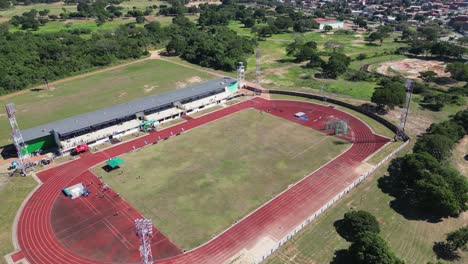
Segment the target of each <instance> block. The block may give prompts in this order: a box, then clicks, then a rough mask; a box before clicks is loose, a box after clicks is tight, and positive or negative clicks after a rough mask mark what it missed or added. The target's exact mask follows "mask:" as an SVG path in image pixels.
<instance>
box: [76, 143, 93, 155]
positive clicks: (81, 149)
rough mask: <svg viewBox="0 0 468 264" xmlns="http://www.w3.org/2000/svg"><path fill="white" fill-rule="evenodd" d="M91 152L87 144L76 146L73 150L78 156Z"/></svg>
mask: <svg viewBox="0 0 468 264" xmlns="http://www.w3.org/2000/svg"><path fill="white" fill-rule="evenodd" d="M88 150H89V146H88V145H86V144H83V145H78V146H76V147H75V148H74V149H73V152H75V153H76V154H78V153H82V152H86V151H88Z"/></svg>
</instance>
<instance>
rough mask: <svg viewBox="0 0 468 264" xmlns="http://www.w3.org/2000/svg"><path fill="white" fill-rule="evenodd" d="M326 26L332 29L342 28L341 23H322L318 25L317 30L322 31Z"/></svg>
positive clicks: (342, 24)
mask: <svg viewBox="0 0 468 264" xmlns="http://www.w3.org/2000/svg"><path fill="white" fill-rule="evenodd" d="M326 25H329V26H331V27H332V28H333V29H337V28H343V27H344V23H343V21H337V22H323V23H320V26H319V29H323V28H324V27H325V26H326Z"/></svg>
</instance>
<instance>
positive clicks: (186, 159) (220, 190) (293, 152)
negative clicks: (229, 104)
mask: <svg viewBox="0 0 468 264" xmlns="http://www.w3.org/2000/svg"><path fill="white" fill-rule="evenodd" d="M240 139H242V140H240ZM337 140H338V139H337V138H334V137H327V136H325V135H323V134H322V133H320V132H317V131H314V130H311V129H309V128H306V127H303V126H301V125H298V124H296V123H293V122H289V121H286V120H284V119H281V118H278V117H275V116H272V115H268V114H262V113H261V112H259V111H256V110H245V111H241V112H239V113H235V114H233V115H231V116H229V117H225V118H223V119H220V120H217V121H216V122H212V123H210V124H207V125H204V126H201V127H199V128H196V129H194V130H193V131H189V132H187V133H184V134H182V135H181V136H178V137H174V138H171V139H169V140H167V141H163V142H160V143H158V144H156V145H152V146H149V147H146V148H143V149H141V150H140V151H138V152H132V153H129V154H125V155H123V156H122V159H124V160H125V165H124V166H122V168H121V169H120V170H122V171H123V173H120V172H119V170H116V171H112V172H110V173H106V172H104V171H103V170H102V169H101V167H100V166H98V167H96V168H94V169H93V171H94V172H95V173H97V174H98V175H99V176H102V177H103V180H104V181H105V182H106V183H108V184H109V185H110V186H111V187H112V188H113V189H114V190H115V191H117V192H119V193H120V194H121V195H122V197H124V198H125V199H126V200H127V201H129V202H130V203H131V204H132V205H133V206H135V208H137V209H138V210H139V211H140V212H141V213H142V214H143V215H145V216H147V217H150V218H152V219H153V221H154V223H155V225H156V226H158V228H159V229H160V230H161V232H163V233H164V234H166V235H167V236H168V237H169V238H171V240H173V241H174V242H175V244H176V245H178V246H179V247H181V248H184V249H190V248H193V247H195V246H198V245H200V244H201V243H204V242H206V241H208V240H209V239H210V238H212V237H213V236H214V235H217V234H219V233H220V232H221V231H223V230H225V229H226V228H227V227H229V226H230V225H232V224H233V223H234V222H235V221H236V220H239V219H241V218H242V217H244V216H245V215H247V214H248V213H250V212H252V211H253V210H255V209H256V208H258V207H259V206H260V205H262V204H264V203H265V202H266V201H268V200H269V199H271V197H272V196H273V195H276V194H278V193H280V192H282V191H283V190H285V189H286V188H287V187H288V185H289V184H292V183H294V182H297V181H298V180H300V179H301V178H303V177H304V176H305V175H307V174H309V173H310V172H312V171H313V170H315V169H317V168H319V167H320V166H321V165H323V164H324V163H326V162H327V161H329V160H330V159H332V158H334V157H336V156H337V155H338V154H339V153H341V152H343V151H344V149H346V148H348V147H349V144H342V142H343V141H341V140H338V141H337ZM316 153H322V154H321V155H320V157H318V156H317V154H316ZM247 161H248V162H247ZM168 164H170V165H171V166H168Z"/></svg>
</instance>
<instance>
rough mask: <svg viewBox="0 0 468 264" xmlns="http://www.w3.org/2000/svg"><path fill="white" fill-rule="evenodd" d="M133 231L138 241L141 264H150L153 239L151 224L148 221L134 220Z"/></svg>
mask: <svg viewBox="0 0 468 264" xmlns="http://www.w3.org/2000/svg"><path fill="white" fill-rule="evenodd" d="M135 229H136V233H137V236H138V238H139V240H140V257H141V263H142V264H152V263H153V254H152V253H151V239H152V238H153V223H152V222H151V220H150V219H146V218H145V219H135Z"/></svg>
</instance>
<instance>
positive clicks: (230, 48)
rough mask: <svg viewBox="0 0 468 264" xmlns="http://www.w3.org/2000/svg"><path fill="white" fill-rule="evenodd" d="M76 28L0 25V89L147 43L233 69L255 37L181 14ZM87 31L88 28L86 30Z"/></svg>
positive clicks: (142, 48)
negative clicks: (95, 29)
mask: <svg viewBox="0 0 468 264" xmlns="http://www.w3.org/2000/svg"><path fill="white" fill-rule="evenodd" d="M79 33H80V32H67V31H62V32H59V33H47V34H32V33H30V32H14V33H11V32H9V31H8V27H4V26H3V27H1V29H0V56H1V57H2V58H4V59H2V60H1V61H0V93H8V92H11V91H15V90H19V89H23V88H25V87H27V86H29V85H31V84H36V83H42V82H44V81H45V80H47V81H52V80H57V79H60V78H63V77H66V76H69V75H72V74H76V73H78V72H82V71H86V70H89V69H91V68H93V67H99V66H105V65H109V64H111V63H114V62H116V61H118V60H123V59H130V58H131V59H136V58H140V57H141V56H144V55H145V54H147V48H149V47H152V46H153V47H154V46H163V45H166V44H167V45H166V48H167V50H168V53H171V54H177V55H180V56H181V57H182V58H183V59H185V60H187V61H190V62H192V63H196V64H199V65H201V66H205V67H211V68H215V69H221V70H226V71H231V70H234V69H235V68H236V65H237V63H238V62H240V61H243V62H244V63H245V60H246V56H247V55H248V54H252V53H253V51H254V47H255V45H256V43H255V40H253V39H250V38H248V37H241V36H238V35H237V34H236V33H235V32H234V31H232V30H230V29H228V28H227V27H224V26H208V27H199V26H197V25H196V24H195V23H193V22H191V21H190V20H189V19H188V18H186V17H184V16H177V17H175V18H173V24H172V25H170V26H167V27H161V25H160V24H159V23H158V22H151V23H148V24H146V25H145V26H144V27H136V26H135V24H134V23H130V24H126V25H122V26H120V27H119V28H118V29H117V30H116V31H115V32H112V33H93V34H92V35H91V37H90V38H82V37H80V36H79V35H77V34H79ZM88 33H89V32H88Z"/></svg>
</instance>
